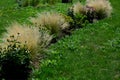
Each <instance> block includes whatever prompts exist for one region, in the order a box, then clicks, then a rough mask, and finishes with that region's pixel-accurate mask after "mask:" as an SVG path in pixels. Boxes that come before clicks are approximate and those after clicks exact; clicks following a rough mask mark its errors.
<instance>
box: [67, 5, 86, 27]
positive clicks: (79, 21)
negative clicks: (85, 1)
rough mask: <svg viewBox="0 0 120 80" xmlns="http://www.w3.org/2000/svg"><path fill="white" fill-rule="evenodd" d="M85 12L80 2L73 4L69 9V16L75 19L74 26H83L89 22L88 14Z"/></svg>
mask: <svg viewBox="0 0 120 80" xmlns="http://www.w3.org/2000/svg"><path fill="white" fill-rule="evenodd" d="M84 13H85V11H84V7H83V5H82V4H80V3H77V5H75V6H72V7H70V8H69V9H68V16H70V17H71V18H72V19H73V27H72V28H81V27H84V26H85V25H86V24H87V23H88V20H87V16H86V15H84Z"/></svg>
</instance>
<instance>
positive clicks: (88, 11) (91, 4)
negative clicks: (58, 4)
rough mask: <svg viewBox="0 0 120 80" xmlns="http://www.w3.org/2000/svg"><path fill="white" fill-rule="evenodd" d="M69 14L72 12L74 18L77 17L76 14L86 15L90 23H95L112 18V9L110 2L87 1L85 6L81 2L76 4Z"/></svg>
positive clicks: (100, 0)
mask: <svg viewBox="0 0 120 80" xmlns="http://www.w3.org/2000/svg"><path fill="white" fill-rule="evenodd" d="M69 12H71V14H72V16H76V14H82V15H85V16H87V20H88V21H89V22H94V21H96V20H100V19H103V18H106V17H110V15H111V13H112V7H111V4H110V2H109V1H108V0H87V1H86V2H85V4H84V5H83V4H82V3H80V2H78V3H76V4H74V5H73V6H72V7H71V8H70V9H69Z"/></svg>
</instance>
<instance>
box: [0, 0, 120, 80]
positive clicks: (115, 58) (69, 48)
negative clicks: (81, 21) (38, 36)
mask: <svg viewBox="0 0 120 80" xmlns="http://www.w3.org/2000/svg"><path fill="white" fill-rule="evenodd" d="M12 1H13V0H11V2H10V1H8V0H3V1H2V2H0V35H1V34H2V33H3V32H5V27H7V26H8V25H9V24H10V23H11V22H13V21H18V22H20V23H24V24H29V21H28V20H29V17H32V16H35V14H36V13H37V12H43V11H50V10H54V11H58V12H61V13H64V14H65V13H66V11H67V8H68V7H69V6H70V5H71V4H61V3H57V4H55V5H54V6H41V7H39V8H33V7H27V8H21V9H19V8H17V7H16V5H17V4H14V1H13V2H12ZM76 1H77V0H76ZM110 2H111V3H112V6H113V14H112V17H110V18H107V19H104V20H101V21H99V22H96V23H94V24H88V25H87V26H86V27H84V28H81V29H77V30H75V31H73V33H72V35H71V36H66V37H65V38H62V39H61V40H59V41H58V42H57V43H55V44H52V45H51V46H50V47H49V48H48V51H47V53H46V55H47V58H45V59H44V60H42V61H41V66H40V69H39V70H34V72H33V75H31V78H33V80H120V8H119V7H120V6H119V3H120V0H110ZM10 4H14V5H10ZM3 6H4V8H1V7H3ZM1 36H2V35H1ZM1 36H0V37H1ZM0 42H1V40H0Z"/></svg>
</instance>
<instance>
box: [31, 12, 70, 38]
mask: <svg viewBox="0 0 120 80" xmlns="http://www.w3.org/2000/svg"><path fill="white" fill-rule="evenodd" d="M31 22H32V23H33V24H34V25H35V26H37V27H39V28H40V29H42V28H44V29H46V30H48V31H49V32H50V34H54V35H57V36H59V35H60V33H61V31H62V30H65V29H67V28H68V27H69V24H68V22H66V20H65V18H64V17H63V16H62V15H60V14H58V13H54V12H44V13H41V14H38V15H37V17H36V18H31Z"/></svg>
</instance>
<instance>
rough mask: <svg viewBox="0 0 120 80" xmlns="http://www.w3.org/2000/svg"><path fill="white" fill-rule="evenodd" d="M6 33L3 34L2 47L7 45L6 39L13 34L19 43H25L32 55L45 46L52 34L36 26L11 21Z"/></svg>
mask: <svg viewBox="0 0 120 80" xmlns="http://www.w3.org/2000/svg"><path fill="white" fill-rule="evenodd" d="M6 30H7V33H4V35H3V43H2V45H1V46H2V47H7V46H8V44H9V43H8V40H9V39H10V38H11V37H10V36H13V37H14V39H16V40H17V41H18V42H20V43H21V44H23V45H24V44H26V46H27V48H28V49H29V50H30V51H31V54H32V56H34V55H36V54H38V53H39V52H38V51H39V50H40V49H42V48H45V47H46V46H47V45H48V44H49V42H50V41H51V39H52V36H50V35H48V34H47V33H42V32H39V29H38V28H37V27H28V26H26V25H20V24H19V23H13V24H12V25H11V26H10V27H8V28H7V29H6Z"/></svg>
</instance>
